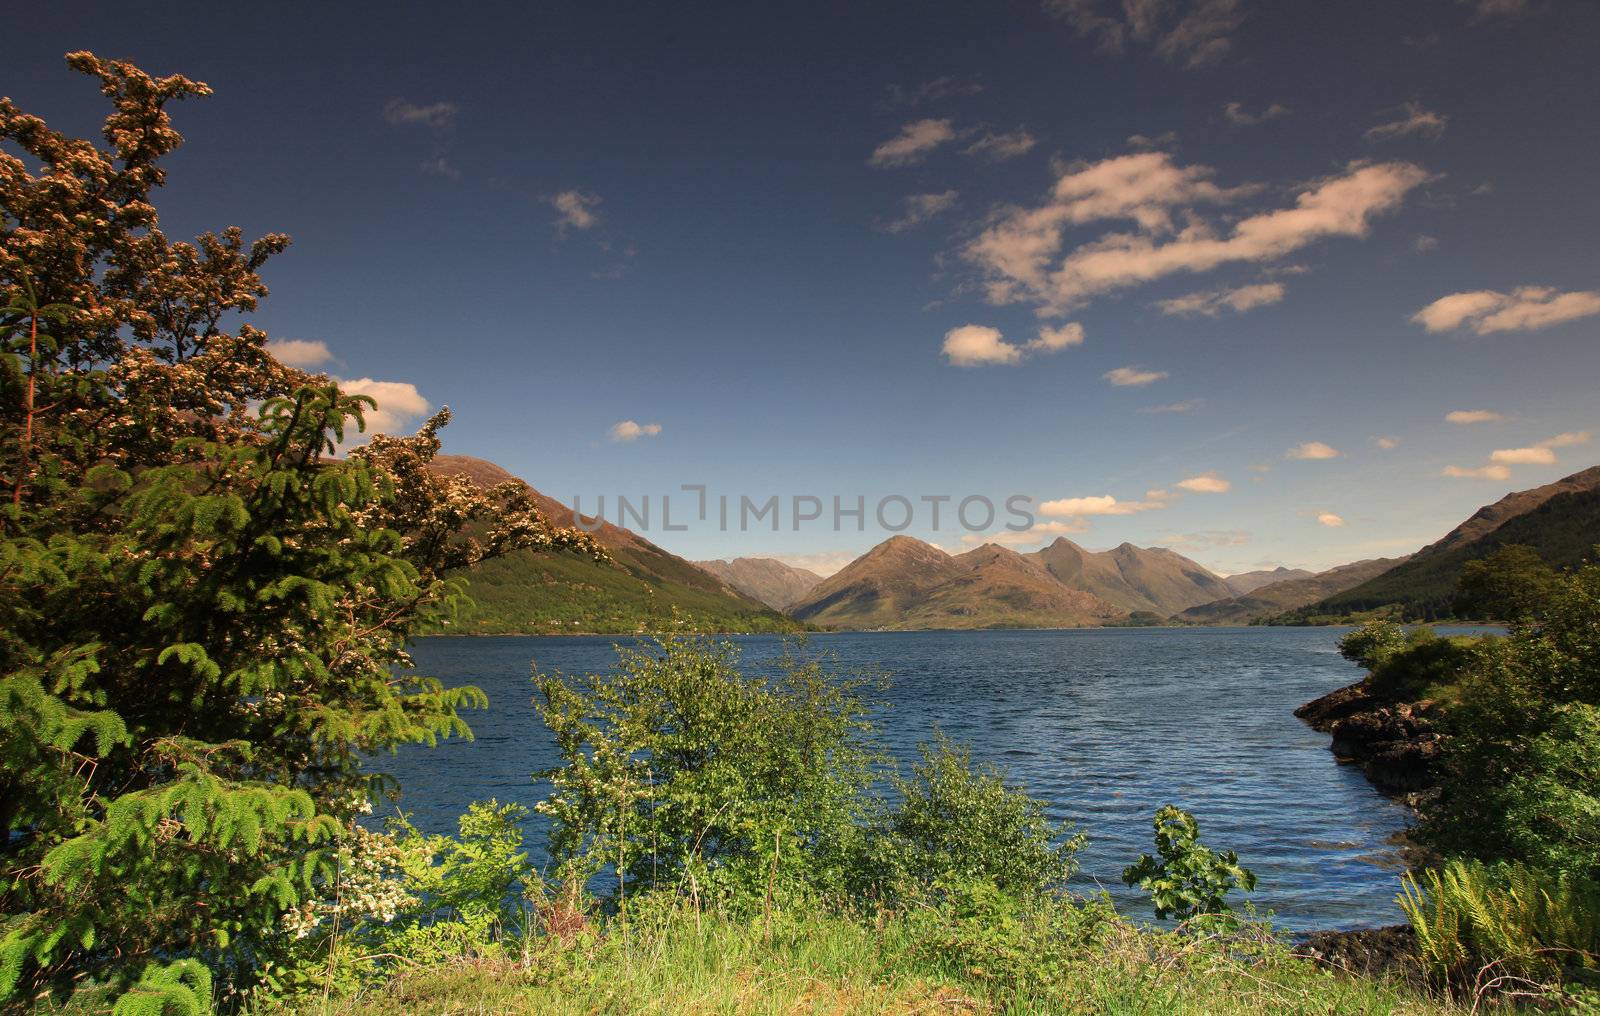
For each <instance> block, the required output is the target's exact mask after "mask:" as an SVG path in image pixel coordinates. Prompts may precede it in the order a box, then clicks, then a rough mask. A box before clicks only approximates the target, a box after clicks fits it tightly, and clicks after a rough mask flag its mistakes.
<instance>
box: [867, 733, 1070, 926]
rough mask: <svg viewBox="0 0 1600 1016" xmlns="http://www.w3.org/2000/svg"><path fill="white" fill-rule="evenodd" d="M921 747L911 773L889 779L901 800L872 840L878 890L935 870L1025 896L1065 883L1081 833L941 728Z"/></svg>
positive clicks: (925, 877)
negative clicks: (978, 763) (1054, 819)
mask: <svg viewBox="0 0 1600 1016" xmlns="http://www.w3.org/2000/svg"><path fill="white" fill-rule="evenodd" d="M921 754H922V758H921V761H919V762H917V763H915V764H913V765H912V767H911V775H910V776H909V777H901V776H899V775H896V776H894V777H893V778H892V781H891V782H892V785H893V788H894V791H895V793H896V795H897V797H898V798H899V802H898V804H897V805H896V806H895V808H894V809H893V811H892V812H891V813H890V814H889V816H888V820H887V822H886V824H885V827H884V828H883V830H882V831H881V832H880V833H879V836H878V840H877V846H876V860H877V863H876V864H875V865H874V866H873V867H874V871H873V874H874V875H875V876H878V877H879V878H881V879H882V881H880V882H879V887H878V890H877V892H878V894H879V895H880V896H887V895H889V894H890V893H891V892H892V890H891V889H890V886H889V884H890V883H899V884H901V885H904V884H907V883H913V884H920V885H924V886H925V885H927V884H928V883H929V882H930V881H931V880H933V879H936V878H945V879H956V880H959V881H963V882H979V883H983V884H985V885H989V886H993V887H994V888H995V889H996V890H998V891H1000V892H1002V893H1006V894H1010V895H1013V896H1016V897H1018V898H1024V899H1025V898H1031V897H1033V896H1036V895H1038V894H1040V893H1044V892H1047V891H1050V890H1060V889H1064V888H1065V887H1066V884H1067V880H1068V879H1069V878H1071V876H1072V873H1073V871H1074V870H1075V869H1076V867H1077V865H1076V862H1075V861H1074V855H1075V854H1076V853H1077V851H1078V849H1079V848H1080V847H1082V845H1083V842H1084V838H1083V837H1082V836H1081V835H1080V836H1076V837H1074V836H1070V835H1069V831H1068V829H1067V828H1066V827H1065V826H1057V825H1055V824H1053V823H1051V822H1050V820H1049V819H1048V818H1046V817H1045V813H1044V805H1043V804H1042V803H1041V802H1039V801H1038V800H1036V799H1034V798H1031V797H1029V796H1028V795H1027V794H1026V793H1024V792H1023V791H1021V790H1015V789H1012V788H1010V787H1007V786H1006V785H1005V780H1004V778H1003V776H1002V774H1001V773H1000V772H999V771H998V770H996V769H993V768H974V766H973V763H972V752H971V751H970V750H969V749H967V748H964V747H961V746H958V745H956V744H953V743H951V742H950V741H949V740H948V739H946V738H945V737H943V736H942V735H941V736H939V737H938V738H937V739H936V740H935V741H934V742H933V743H932V744H928V745H923V746H922V748H921ZM880 872H881V873H882V874H881V875H879V873H880Z"/></svg>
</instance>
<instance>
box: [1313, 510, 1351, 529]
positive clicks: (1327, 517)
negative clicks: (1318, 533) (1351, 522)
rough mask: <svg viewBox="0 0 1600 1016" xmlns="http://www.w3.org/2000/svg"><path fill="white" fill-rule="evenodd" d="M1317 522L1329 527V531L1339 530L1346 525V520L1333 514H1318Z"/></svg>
mask: <svg viewBox="0 0 1600 1016" xmlns="http://www.w3.org/2000/svg"><path fill="white" fill-rule="evenodd" d="M1317 521H1318V522H1320V523H1322V524H1323V525H1325V526H1327V527H1328V528H1329V529H1338V528H1339V527H1340V526H1342V525H1344V519H1342V518H1340V517H1339V516H1338V515H1335V514H1334V513H1333V512H1320V513H1318V515H1317Z"/></svg>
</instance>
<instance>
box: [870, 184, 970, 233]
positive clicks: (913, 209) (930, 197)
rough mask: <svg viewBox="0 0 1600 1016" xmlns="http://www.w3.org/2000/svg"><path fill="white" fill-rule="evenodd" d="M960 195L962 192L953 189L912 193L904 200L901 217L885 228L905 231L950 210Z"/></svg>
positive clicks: (893, 230) (888, 231)
mask: <svg viewBox="0 0 1600 1016" xmlns="http://www.w3.org/2000/svg"><path fill="white" fill-rule="evenodd" d="M958 197H960V194H959V193H958V192H957V191H953V190H947V191H940V192H939V193H937V194H912V195H910V196H909V197H907V198H905V199H904V201H903V202H902V204H904V206H905V211H904V212H903V213H901V215H900V218H898V219H895V220H894V221H893V222H890V223H888V224H887V225H885V226H884V227H883V229H884V231H885V232H887V233H903V232H905V231H906V230H908V229H913V228H915V227H917V226H920V225H922V224H923V223H924V222H927V221H928V220H929V219H931V218H933V217H934V216H936V215H939V214H940V213H942V212H946V211H948V210H949V209H950V208H951V206H952V205H954V204H955V203H956V198H958Z"/></svg>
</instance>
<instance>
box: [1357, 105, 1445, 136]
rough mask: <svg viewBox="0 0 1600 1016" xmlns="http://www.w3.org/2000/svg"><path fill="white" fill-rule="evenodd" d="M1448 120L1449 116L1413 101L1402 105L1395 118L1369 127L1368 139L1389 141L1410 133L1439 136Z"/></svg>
mask: <svg viewBox="0 0 1600 1016" xmlns="http://www.w3.org/2000/svg"><path fill="white" fill-rule="evenodd" d="M1448 121H1449V117H1446V116H1444V115H1442V114H1440V113H1434V112H1432V111H1430V110H1426V109H1423V108H1422V104H1421V103H1419V102H1415V101H1412V102H1408V103H1406V104H1405V105H1404V106H1401V107H1400V110H1399V114H1398V116H1396V118H1395V119H1393V120H1387V121H1385V122H1383V123H1380V124H1378V125H1377V126H1376V127H1372V128H1370V129H1368V131H1367V134H1366V138H1367V140H1368V141H1388V140H1390V139H1392V138H1403V137H1405V136H1407V135H1409V134H1417V135H1420V136H1421V137H1425V138H1437V137H1439V136H1440V135H1441V134H1443V133H1444V126H1445V124H1446V123H1447V122H1448Z"/></svg>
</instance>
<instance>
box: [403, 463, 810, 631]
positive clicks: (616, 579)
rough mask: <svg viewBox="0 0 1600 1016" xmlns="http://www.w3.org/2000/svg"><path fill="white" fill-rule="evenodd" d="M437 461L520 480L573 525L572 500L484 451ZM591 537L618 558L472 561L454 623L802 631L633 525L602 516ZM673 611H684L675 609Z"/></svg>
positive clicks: (442, 469) (479, 478)
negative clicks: (468, 603) (537, 485)
mask: <svg viewBox="0 0 1600 1016" xmlns="http://www.w3.org/2000/svg"><path fill="white" fill-rule="evenodd" d="M430 468H431V469H433V470H434V472H436V473H439V474H440V475H443V476H465V477H467V478H468V479H470V480H472V481H473V482H474V483H477V484H479V485H480V486H486V487H487V486H494V485H496V484H500V483H506V482H515V483H521V484H522V485H523V486H524V487H525V488H526V489H527V491H528V495H529V497H530V498H531V499H532V500H533V502H534V504H536V505H537V506H538V508H539V510H540V511H541V512H543V513H544V515H545V517H546V518H547V519H549V520H550V522H551V523H552V524H553V525H557V526H570V525H572V524H573V520H574V515H573V512H572V509H571V508H568V507H567V506H566V505H564V504H562V503H561V502H559V501H557V500H556V499H554V498H552V497H548V496H546V495H545V494H542V493H540V492H539V491H538V490H536V489H534V488H533V487H532V486H530V485H529V484H528V483H527V482H526V481H524V480H522V479H520V478H519V477H516V476H513V475H512V474H511V473H509V472H507V471H506V470H505V469H502V468H501V467H500V466H498V465H495V464H494V463H493V462H489V461H486V460H484V459H479V458H474V457H472V456H469V455H437V456H435V457H434V459H433V462H432V463H431V465H430ZM592 535H593V536H594V538H595V540H596V542H598V543H599V544H600V545H601V546H602V547H604V548H605V550H606V553H607V554H609V555H610V557H611V559H612V562H613V563H611V564H604V563H598V562H595V561H591V560H589V559H587V558H583V557H579V556H577V555H573V554H534V553H532V552H529V551H517V552H515V553H512V554H509V555H507V556H505V557H503V558H497V559H495V560H493V561H486V562H484V563H482V564H480V565H477V566H475V567H473V568H471V569H468V570H467V571H466V572H465V573H464V574H463V575H462V576H461V577H462V578H464V579H465V580H466V583H467V594H468V595H469V596H470V597H471V598H472V599H473V601H474V606H472V607H471V608H469V609H468V610H467V611H466V612H465V613H463V615H462V616H461V617H460V618H459V619H457V621H456V622H455V623H454V624H453V625H452V626H451V628H450V630H452V631H458V632H465V633H508V634H509V633H517V634H524V633H548V632H594V633H600V634H612V633H628V632H637V631H641V630H645V631H658V630H675V629H677V628H679V627H681V626H680V625H679V624H678V623H677V622H678V620H679V619H680V618H681V619H682V620H684V621H686V622H687V623H689V624H691V625H692V626H694V627H697V628H701V629H711V630H720V631H794V630H797V629H798V627H799V626H798V625H796V624H795V623H794V622H793V621H792V620H790V619H789V618H788V617H786V616H785V615H783V614H781V613H779V612H777V611H775V610H773V609H772V608H770V607H769V606H767V605H766V604H764V603H761V602H759V601H757V600H754V599H751V598H749V597H747V596H745V595H744V594H742V593H740V592H739V591H738V590H737V589H735V588H734V587H733V586H732V585H730V584H729V583H727V582H725V581H724V580H722V579H721V578H718V577H717V576H715V575H713V574H711V573H710V572H707V571H704V570H703V569H700V568H697V567H695V566H694V565H693V564H691V563H690V562H688V561H685V560H684V559H683V558H681V557H678V556H677V555H676V554H671V553H668V552H667V551H665V550H662V549H661V548H660V547H658V546H656V545H655V544H653V543H651V542H650V541H649V540H646V539H645V538H644V537H642V536H640V535H639V534H637V533H635V532H633V531H632V530H629V529H624V528H622V527H621V526H617V525H613V524H611V523H609V522H600V524H599V525H598V526H597V527H595V528H594V530H593V532H592ZM675 613H676V615H677V616H675Z"/></svg>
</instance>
